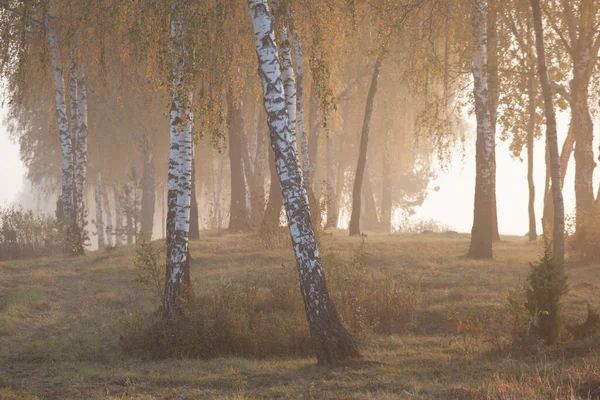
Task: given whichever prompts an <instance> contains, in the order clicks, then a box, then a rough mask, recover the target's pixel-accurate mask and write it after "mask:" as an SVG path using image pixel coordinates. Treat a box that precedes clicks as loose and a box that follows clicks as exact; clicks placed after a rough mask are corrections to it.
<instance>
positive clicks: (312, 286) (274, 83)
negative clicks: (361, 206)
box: [248, 0, 358, 364]
mask: <svg viewBox="0 0 600 400" xmlns="http://www.w3.org/2000/svg"><path fill="white" fill-rule="evenodd" d="M248 7H249V10H250V15H251V17H252V24H253V28H254V35H255V39H256V54H257V57H258V64H259V76H260V78H261V80H262V84H263V93H264V105H265V111H266V112H267V115H268V123H269V128H270V137H271V147H272V149H273V152H274V153H275V161H276V167H277V174H278V176H279V181H280V187H281V192H282V196H283V202H284V205H285V210H286V215H287V219H288V226H289V230H290V236H291V240H292V246H293V248H294V253H295V256H296V264H297V267H298V272H299V275H300V287H301V291H302V296H303V299H304V307H305V310H306V315H307V319H308V325H309V328H310V332H311V337H312V340H313V344H314V347H315V353H316V356H317V359H318V362H319V363H320V364H328V363H332V362H335V361H337V360H341V359H345V358H349V357H356V356H358V348H357V344H356V342H355V341H354V339H353V338H352V336H351V335H350V334H349V333H348V332H347V331H346V329H345V328H344V326H343V325H342V323H341V321H340V319H339V316H338V314H337V311H336V309H335V305H334V304H333V302H332V300H331V298H330V297H329V293H328V291H327V285H326V282H325V276H324V274H323V270H322V266H321V259H320V257H319V252H318V249H317V243H316V240H315V235H314V231H313V228H312V224H311V220H310V214H309V207H308V196H307V194H306V188H305V186H304V182H303V179H302V173H301V171H300V167H299V164H298V154H297V151H296V147H295V146H294V142H293V137H292V134H293V133H292V131H291V130H290V124H289V121H288V113H287V107H286V101H285V95H284V88H283V83H282V76H281V67H280V65H279V62H278V59H277V46H276V44H275V35H274V33H273V21H272V19H271V16H270V15H269V11H268V5H267V2H266V0H248Z"/></svg>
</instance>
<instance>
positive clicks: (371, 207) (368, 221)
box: [361, 167, 380, 231]
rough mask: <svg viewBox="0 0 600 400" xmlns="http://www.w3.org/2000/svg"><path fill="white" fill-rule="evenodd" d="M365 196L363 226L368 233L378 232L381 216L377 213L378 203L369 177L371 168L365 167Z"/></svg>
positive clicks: (362, 214)
mask: <svg viewBox="0 0 600 400" xmlns="http://www.w3.org/2000/svg"><path fill="white" fill-rule="evenodd" d="M362 192H363V196H364V199H365V202H364V204H365V207H364V211H363V212H362V213H361V216H362V217H363V222H364V223H362V224H361V225H362V226H363V227H364V229H365V230H367V231H377V230H378V229H379V226H380V225H379V214H378V212H377V203H376V202H375V193H374V191H373V185H372V184H371V178H370V176H369V168H367V167H365V176H364V181H363V190H362Z"/></svg>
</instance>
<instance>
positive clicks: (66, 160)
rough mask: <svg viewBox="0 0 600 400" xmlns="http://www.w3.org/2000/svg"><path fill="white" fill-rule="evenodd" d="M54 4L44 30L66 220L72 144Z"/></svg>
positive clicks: (70, 211)
mask: <svg viewBox="0 0 600 400" xmlns="http://www.w3.org/2000/svg"><path fill="white" fill-rule="evenodd" d="M54 19H55V15H54V5H53V4H51V5H50V10H49V16H47V17H46V30H47V31H48V44H49V47H50V61H51V64H52V72H53V76H54V88H55V101H56V104H55V107H56V120H57V122H58V130H59V136H60V142H61V149H62V194H61V202H62V212H63V215H64V218H65V220H66V221H71V220H72V218H73V215H74V214H73V144H72V139H71V132H70V129H69V121H68V119H67V106H66V101H65V80H64V76H63V71H62V69H61V68H60V65H59V63H60V46H59V43H58V40H57V38H56V32H55V27H54V24H55V21H54Z"/></svg>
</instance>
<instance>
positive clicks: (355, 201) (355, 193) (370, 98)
mask: <svg viewBox="0 0 600 400" xmlns="http://www.w3.org/2000/svg"><path fill="white" fill-rule="evenodd" d="M380 72H381V58H378V59H377V61H375V68H374V69H373V77H372V78H371V87H370V88H369V94H368V95H367V104H366V108H365V119H364V121H363V127H362V133H361V136H360V149H359V153H358V165H357V167H356V175H355V177H354V189H353V190H352V216H351V217H350V236H355V235H360V212H361V210H360V207H361V204H360V202H361V194H362V184H363V178H364V173H365V167H366V165H367V147H368V144H369V131H370V128H371V115H373V102H374V100H375V93H377V82H378V81H379V73H380Z"/></svg>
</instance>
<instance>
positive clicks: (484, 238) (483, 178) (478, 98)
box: [469, 0, 496, 258]
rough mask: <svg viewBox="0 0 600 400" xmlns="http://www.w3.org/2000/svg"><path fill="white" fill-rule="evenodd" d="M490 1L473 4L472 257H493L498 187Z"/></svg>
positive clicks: (483, 0) (477, 0)
mask: <svg viewBox="0 0 600 400" xmlns="http://www.w3.org/2000/svg"><path fill="white" fill-rule="evenodd" d="M487 15H488V3H487V0H476V1H475V2H474V4H473V35H474V38H475V42H476V47H475V54H474V60H473V79H474V84H473V95H474V97H475V115H476V119H477V142H476V168H477V170H476V177H475V206H474V215H473V229H472V230H471V246H470V248H469V255H470V256H471V257H474V258H492V241H493V234H494V232H493V230H494V226H493V224H492V223H491V221H492V219H493V218H494V212H493V209H494V197H493V194H494V191H495V186H496V177H495V169H496V167H495V158H494V156H493V152H494V147H495V137H494V129H493V126H492V124H493V122H492V115H491V114H490V98H489V82H488V73H487V67H488V61H487V55H488V53H487Z"/></svg>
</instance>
